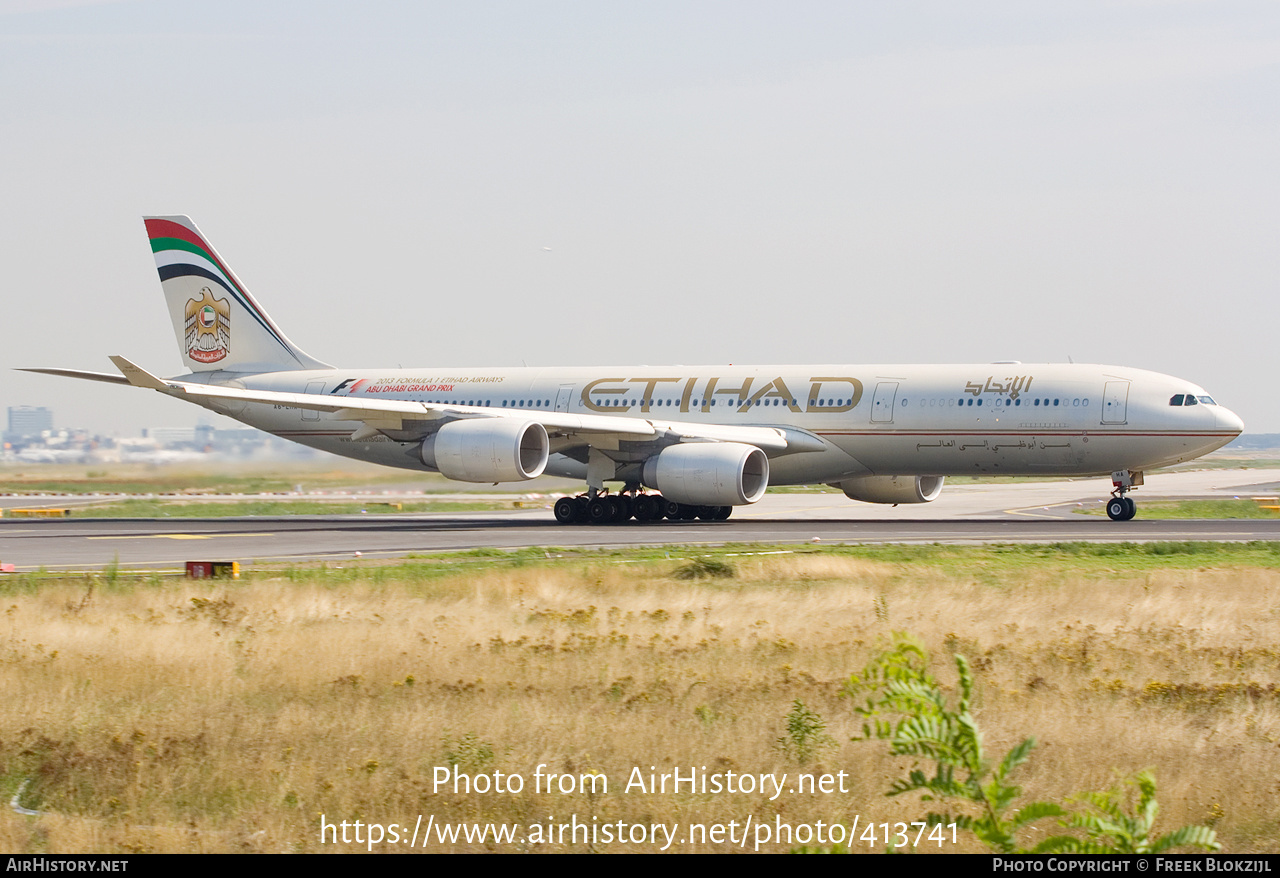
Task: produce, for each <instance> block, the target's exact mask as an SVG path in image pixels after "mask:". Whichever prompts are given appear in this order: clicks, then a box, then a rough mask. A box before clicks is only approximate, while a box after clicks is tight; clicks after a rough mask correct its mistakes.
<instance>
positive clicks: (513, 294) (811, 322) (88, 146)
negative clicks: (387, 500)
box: [0, 0, 1280, 432]
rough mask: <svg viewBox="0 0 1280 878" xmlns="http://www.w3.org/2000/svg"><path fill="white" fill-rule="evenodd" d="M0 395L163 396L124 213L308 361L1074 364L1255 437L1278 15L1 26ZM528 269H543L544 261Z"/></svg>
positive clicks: (663, 16) (1272, 307) (858, 7)
mask: <svg viewBox="0 0 1280 878" xmlns="http://www.w3.org/2000/svg"><path fill="white" fill-rule="evenodd" d="M0 167H2V168H3V170H2V171H0V174H2V175H3V176H2V178H0V179H3V188H2V189H0V195H2V196H3V197H2V198H0V269H2V273H0V278H2V281H0V282H2V283H3V285H4V289H3V302H4V307H5V310H4V321H3V326H4V330H5V331H4V335H3V342H2V343H0V407H3V406H9V405H20V404H33V405H49V406H52V407H53V408H54V409H55V423H56V424H57V425H59V426H77V425H86V426H90V427H92V428H95V429H98V430H102V431H119V432H133V431H134V430H136V428H138V427H141V426H159V425H181V424H190V423H194V422H195V420H196V418H197V417H200V416H201V415H202V414H203V412H202V410H200V409H198V408H195V407H194V406H187V405H184V404H182V403H179V402H177V401H174V400H167V399H164V398H163V397H160V396H159V395H157V394H152V393H147V392H144V391H140V390H131V389H129V388H116V387H112V386H108V385H100V384H87V383H82V382H76V381H71V380H69V379H58V378H53V377H48V376H36V375H25V374H21V373H16V372H13V371H11V369H12V367H15V366H67V367H72V368H82V369H94V370H101V371H110V370H111V365H110V363H109V362H108V360H107V356H108V355H109V354H117V353H119V354H124V355H126V356H128V357H130V358H131V359H134V360H136V361H137V362H138V363H140V364H141V365H143V366H144V367H146V368H148V369H151V370H153V371H157V372H161V373H163V374H174V373H176V372H178V371H180V363H179V359H178V353H177V345H176V342H175V341H174V338H173V333H172V330H171V328H170V325H169V321H168V317H167V315H166V313H165V310H164V305H163V300H162V297H161V293H160V286H159V281H158V279H157V277H156V271H155V266H154V263H153V261H152V257H151V253H150V249H149V247H148V246H147V241H146V237H145V233H144V230H143V226H142V220H141V217H142V216H143V215H144V214H176V213H182V214H188V215H190V216H191V217H192V218H193V219H194V220H195V221H196V222H197V223H198V224H199V226H200V228H201V230H202V231H203V232H204V233H205V234H206V235H207V236H208V237H209V238H210V240H211V242H212V243H213V244H214V246H216V247H217V248H218V249H219V250H220V251H221V253H222V255H223V257H224V258H226V260H227V261H228V262H229V263H230V265H231V266H232V268H233V269H234V270H235V271H236V272H237V273H238V274H239V276H240V278H241V279H242V280H243V281H244V282H245V283H246V284H247V285H248V287H249V288H250V289H251V290H252V291H253V292H254V294H255V295H256V296H257V298H258V299H259V301H260V302H261V303H262V304H263V305H264V306H265V307H266V308H267V309H268V310H269V311H270V312H271V314H272V316H274V317H275V319H276V321H277V322H278V323H279V324H281V326H282V327H283V328H284V330H285V332H286V333H288V334H289V336H290V337H291V338H292V339H293V340H294V341H295V342H296V343H298V344H299V345H300V346H301V347H302V348H303V349H304V350H306V351H307V352H308V353H310V354H312V355H314V356H316V357H318V358H320V359H322V360H327V361H329V362H333V363H336V364H339V365H344V366H369V367H373V366H392V367H394V366H396V365H404V366H424V367H425V366H475V365H481V364H489V365H520V364H521V363H522V362H523V363H527V364H528V365H531V366H532V365H592V364H633V363H647V364H651V365H659V364H666V363H686V364H700V363H727V362H732V363H885V362H939V363H943V362H988V361H991V360H1007V359H1016V360H1023V361H1025V362H1045V361H1065V360H1066V359H1067V358H1068V357H1070V358H1072V359H1074V360H1075V361H1076V362H1103V363H1115V364H1122V365H1132V366H1140V367H1143V368H1148V369H1154V370H1156V371H1160V372H1168V373H1172V374H1175V375H1179V376H1182V377H1184V378H1187V379H1190V380H1192V381H1195V382H1197V383H1200V384H1202V385H1204V386H1205V387H1206V388H1208V390H1209V391H1210V392H1211V393H1213V394H1215V395H1216V396H1217V398H1218V399H1219V401H1221V402H1223V403H1224V404H1226V405H1228V406H1230V407H1231V408H1233V409H1235V411H1236V412H1237V413H1239V414H1240V415H1241V417H1243V418H1244V420H1245V424H1246V428H1247V430H1248V431H1249V432H1280V407H1278V406H1277V394H1276V390H1275V387H1274V386H1273V385H1272V383H1271V382H1272V381H1273V380H1275V379H1276V373H1277V371H1278V364H1280V332H1278V331H1277V329H1278V324H1280V320H1278V319H1277V318H1278V317H1280V4H1278V3H1275V2H1273V0H1260V2H1230V0H1213V2H1208V0H1200V2H1192V0H1188V2H1159V0H1132V2H1123V0H1107V2H1090V0H1072V2H1036V3H1028V2H1025V0H1008V2H966V3H955V2H945V0H939V2H910V0H906V2H904V0H895V2H892V3H890V2H883V0H874V2H850V0H841V2H807V3H805V2H801V3H794V2H792V3H782V2H770V3H761V2H743V0H733V2H689V0H685V2H661V0H646V2H643V3H636V4H616V3H600V2H586V0H583V2H554V0H549V2H534V0H519V2H481V0H470V2H461V0H458V2H448V3H431V2H368V0H364V2H360V3H355V2H341V3H336V2H315V0H307V2H270V0H265V2H264V0H253V2H239V0H219V2H217V3H209V2H200V3H196V2H173V0H164V2H151V0H136V2H128V0H122V2H75V0H63V2H56V0H0ZM548 248H550V249H548Z"/></svg>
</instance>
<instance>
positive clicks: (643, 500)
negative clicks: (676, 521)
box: [631, 494, 662, 521]
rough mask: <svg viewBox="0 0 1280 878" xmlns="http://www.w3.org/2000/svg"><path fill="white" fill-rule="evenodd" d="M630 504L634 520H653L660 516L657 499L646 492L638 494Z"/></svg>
mask: <svg viewBox="0 0 1280 878" xmlns="http://www.w3.org/2000/svg"><path fill="white" fill-rule="evenodd" d="M631 505H632V507H633V509H634V511H635V516H636V521H653V520H654V519H656V518H661V517H662V513H661V511H660V510H659V507H658V503H657V501H656V500H655V499H654V498H653V497H650V496H649V495H648V494H640V495H639V496H637V497H636V499H635V501H634V502H633V503H632V504H631Z"/></svg>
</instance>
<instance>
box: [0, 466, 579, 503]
mask: <svg viewBox="0 0 1280 878" xmlns="http://www.w3.org/2000/svg"><path fill="white" fill-rule="evenodd" d="M577 484H578V483H576V482H571V481H569V480H567V479H552V478H550V477H544V478H539V479H534V480H533V481H530V482H521V483H519V485H517V486H512V485H506V486H498V487H497V488H495V487H493V486H491V485H476V484H471V483H466V482H453V481H449V480H448V479H446V478H444V477H443V476H439V475H435V474H432V473H419V472H414V471H413V470H402V469H392V468H390V467H384V466H376V465H374V464H369V463H361V462H360V461H355V460H345V459H341V458H325V459H323V460H319V461H314V462H302V463H282V462H280V461H272V462H262V463H253V462H245V463H226V462H221V461H210V462H209V463H207V464H162V465H157V464H132V463H113V464H103V465H97V466H85V465H43V464H42V465H31V464H4V465H0V491H3V492H8V493H15V494H37V493H51V494H96V493H102V494H259V493H279V492H285V491H303V492H311V491H341V490H344V489H351V488H370V489H387V488H392V489H405V490H412V491H423V492H426V493H455V492H458V491H468V492H475V493H481V494H482V493H484V492H486V491H503V492H510V491H512V490H516V491H519V492H521V493H524V492H530V491H543V492H545V491H552V490H567V489H568V488H570V487H575V486H576V485H577Z"/></svg>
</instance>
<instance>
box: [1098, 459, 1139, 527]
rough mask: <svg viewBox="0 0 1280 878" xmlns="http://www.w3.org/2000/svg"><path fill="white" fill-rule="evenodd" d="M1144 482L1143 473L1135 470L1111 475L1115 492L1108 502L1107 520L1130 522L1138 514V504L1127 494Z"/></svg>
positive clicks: (1121, 471)
mask: <svg viewBox="0 0 1280 878" xmlns="http://www.w3.org/2000/svg"><path fill="white" fill-rule="evenodd" d="M1142 482H1143V479H1142V473H1141V472H1135V471H1134V470H1120V471H1119V472H1114V473H1112V474H1111V484H1112V486H1113V487H1114V488H1115V490H1114V491H1112V492H1111V499H1110V500H1108V501H1107V518H1110V519H1111V520H1112V521H1128V520H1129V519H1131V518H1133V517H1134V516H1135V515H1137V514H1138V504H1137V503H1134V502H1133V498H1132V497H1126V496H1125V494H1126V493H1127V492H1128V491H1130V490H1132V489H1134V488H1136V487H1138V486H1139V485H1141V484H1142Z"/></svg>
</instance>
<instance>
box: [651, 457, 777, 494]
mask: <svg viewBox="0 0 1280 878" xmlns="http://www.w3.org/2000/svg"><path fill="white" fill-rule="evenodd" d="M643 478H644V483H645V485H647V486H648V487H650V488H656V489H658V490H659V491H661V492H662V496H663V497H666V498H667V499H668V500H674V501H675V502H676V503H687V504H689V505H691V506H744V505H746V504H748V503H754V502H756V501H757V500H759V499H760V498H761V497H763V496H764V490H765V488H767V487H769V458H767V457H765V454H764V452H763V451H761V450H760V449H759V448H756V447H755V446H754V445H743V444H741V443H739V442H695V443H689V444H686V445H672V446H671V447H670V448H664V449H662V451H660V452H658V454H656V455H655V456H653V457H651V458H649V459H648V460H646V461H645V462H644V473H643Z"/></svg>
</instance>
